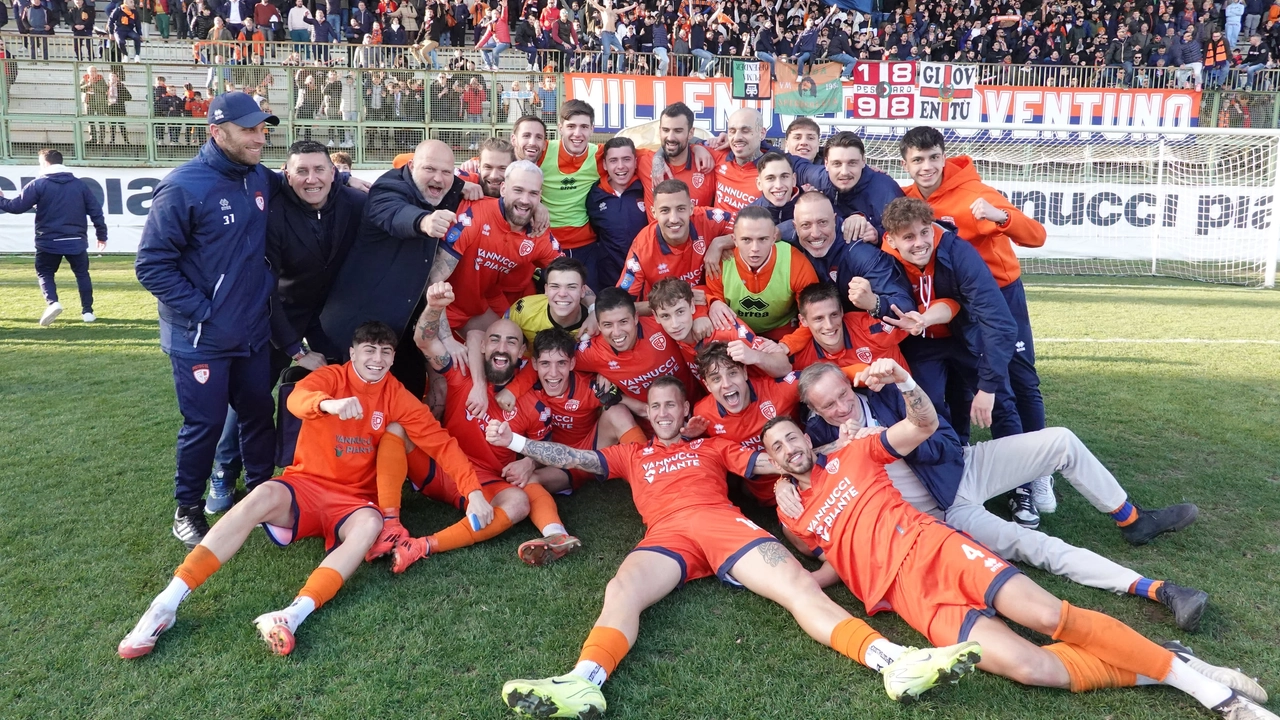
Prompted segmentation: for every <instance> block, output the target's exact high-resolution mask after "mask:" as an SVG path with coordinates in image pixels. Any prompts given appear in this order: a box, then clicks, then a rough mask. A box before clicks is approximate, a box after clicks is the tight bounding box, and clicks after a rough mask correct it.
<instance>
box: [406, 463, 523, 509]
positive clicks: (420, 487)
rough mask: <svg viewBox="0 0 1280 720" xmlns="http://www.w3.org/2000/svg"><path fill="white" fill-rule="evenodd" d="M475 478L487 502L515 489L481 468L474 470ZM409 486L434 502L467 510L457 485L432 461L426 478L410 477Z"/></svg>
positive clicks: (464, 498)
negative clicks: (503, 492) (478, 481)
mask: <svg viewBox="0 0 1280 720" xmlns="http://www.w3.org/2000/svg"><path fill="white" fill-rule="evenodd" d="M476 477H477V478H479V480H480V491H481V492H483V493H484V499H485V500H488V501H489V502H493V498H494V497H495V496H497V494H498V493H500V492H502V491H503V490H506V489H507V488H512V487H515V485H512V484H511V483H509V482H507V481H506V480H503V479H502V478H500V477H496V476H494V475H493V474H492V473H489V472H487V471H485V470H483V469H482V468H476ZM409 485H410V486H411V487H412V488H413V489H414V490H415V491H416V492H420V493H422V494H423V495H425V496H426V497H429V498H431V499H432V500H435V501H436V502H442V503H444V504H445V505H452V506H454V507H456V508H458V509H459V510H465V509H466V508H467V498H466V497H465V496H463V495H462V493H461V492H459V491H458V485H457V483H455V482H454V481H453V478H451V477H449V473H447V472H445V471H444V470H441V469H440V466H439V465H437V464H436V461H435V460H434V459H433V460H432V461H431V466H430V469H429V470H428V471H427V475H426V477H423V478H415V477H413V476H410V477H409Z"/></svg>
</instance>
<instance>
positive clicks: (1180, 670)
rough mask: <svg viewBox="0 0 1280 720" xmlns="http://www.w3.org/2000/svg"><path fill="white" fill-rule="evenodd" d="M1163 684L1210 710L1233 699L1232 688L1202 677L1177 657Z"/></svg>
mask: <svg viewBox="0 0 1280 720" xmlns="http://www.w3.org/2000/svg"><path fill="white" fill-rule="evenodd" d="M1161 684H1163V685H1168V686H1170V687H1176V688H1178V689H1179V690H1181V691H1182V692H1184V693H1186V694H1188V695H1190V696H1191V697H1193V698H1195V699H1196V702H1198V703H1200V704H1201V705H1203V706H1205V707H1207V708H1209V709H1210V710H1212V709H1213V708H1216V707H1217V706H1219V705H1221V704H1222V703H1224V702H1226V701H1227V700H1229V699H1231V688H1229V687H1227V686H1226V685H1223V684H1222V683H1219V682H1215V681H1213V680H1210V679H1209V678H1207V677H1205V676H1204V675H1201V674H1200V673H1198V672H1196V671H1195V670H1193V669H1192V668H1191V666H1190V665H1188V664H1186V663H1185V662H1183V661H1182V660H1179V659H1178V658H1176V657H1175V658H1174V659H1173V663H1172V664H1171V665H1170V666H1169V674H1168V675H1166V676H1165V677H1164V680H1163V682H1162V683H1161Z"/></svg>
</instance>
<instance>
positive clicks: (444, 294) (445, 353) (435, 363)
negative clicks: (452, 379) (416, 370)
mask: <svg viewBox="0 0 1280 720" xmlns="http://www.w3.org/2000/svg"><path fill="white" fill-rule="evenodd" d="M452 302H453V287H452V286H450V285H449V283H445V282H442V283H433V284H432V285H431V286H430V287H428V288H427V307H426V309H425V310H423V311H422V317H420V318H418V324H417V325H415V326H414V328H413V342H414V344H416V345H417V346H418V349H419V350H421V351H422V354H423V355H426V356H427V362H428V363H429V364H430V365H431V367H432V369H434V370H436V371H437V372H439V371H440V370H443V369H444V368H445V366H446V365H448V364H449V359H450V355H449V349H448V348H447V347H445V344H444V341H443V340H441V339H440V328H441V326H444V328H445V332H448V325H449V323H448V322H445V321H444V309H445V308H447V307H449V305H450V303H452Z"/></svg>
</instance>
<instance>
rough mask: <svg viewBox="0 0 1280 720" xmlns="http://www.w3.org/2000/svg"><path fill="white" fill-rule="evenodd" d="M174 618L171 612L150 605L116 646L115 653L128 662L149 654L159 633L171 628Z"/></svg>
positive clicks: (153, 604) (173, 613) (174, 614)
mask: <svg viewBox="0 0 1280 720" xmlns="http://www.w3.org/2000/svg"><path fill="white" fill-rule="evenodd" d="M175 616H176V613H175V612H174V611H173V610H170V609H168V608H162V607H159V606H157V605H156V604H155V603H152V604H151V606H150V607H148V608H147V611H146V612H145V613H143V614H142V618H141V619H139V620H138V624H137V625H134V626H133V630H131V631H130V632H129V634H128V635H125V636H124V639H123V640H121V641H120V644H119V645H118V646H116V653H117V654H119V655H120V657H122V658H124V659H126V660H130V659H132V658H139V657H142V656H143V655H146V654H147V653H149V652H151V650H152V649H154V648H155V646H156V638H158V637H160V633H162V632H164V631H165V630H168V629H169V628H171V627H173V619H174V617H175Z"/></svg>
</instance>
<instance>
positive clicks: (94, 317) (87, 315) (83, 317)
mask: <svg viewBox="0 0 1280 720" xmlns="http://www.w3.org/2000/svg"><path fill="white" fill-rule="evenodd" d="M80 319H81V320H83V321H85V322H87V323H91V322H94V321H95V320H97V319H98V316H97V315H94V314H93V313H85V314H83V315H81V316H80Z"/></svg>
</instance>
